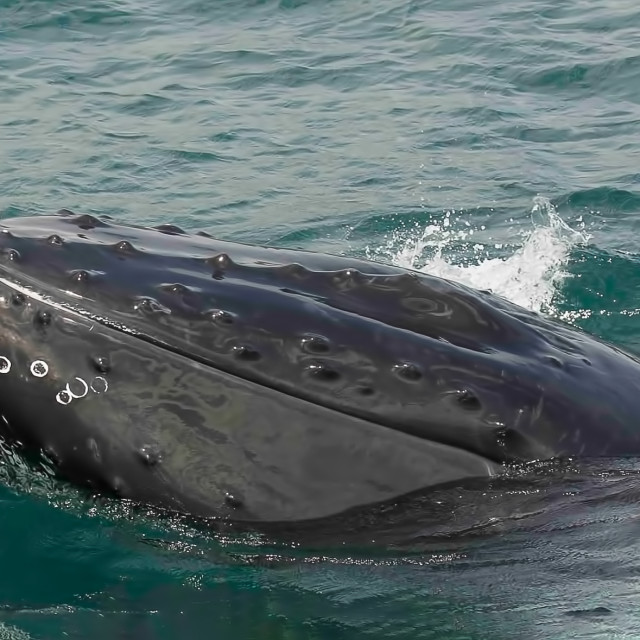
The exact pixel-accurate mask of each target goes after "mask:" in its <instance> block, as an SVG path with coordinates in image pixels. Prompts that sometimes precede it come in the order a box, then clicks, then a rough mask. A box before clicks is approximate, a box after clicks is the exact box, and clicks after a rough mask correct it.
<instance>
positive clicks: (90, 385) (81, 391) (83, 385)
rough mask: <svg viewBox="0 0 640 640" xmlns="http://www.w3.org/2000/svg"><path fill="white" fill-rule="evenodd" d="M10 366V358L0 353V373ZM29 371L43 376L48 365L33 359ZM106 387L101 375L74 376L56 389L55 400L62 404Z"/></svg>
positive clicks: (8, 370) (101, 390)
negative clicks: (89, 378) (61, 387)
mask: <svg viewBox="0 0 640 640" xmlns="http://www.w3.org/2000/svg"><path fill="white" fill-rule="evenodd" d="M11 366H12V365H11V360H9V358H7V357H6V356H2V355H0V374H5V373H9V372H10V371H11ZM29 372H30V373H31V375H32V376H33V377H35V378H44V377H46V376H47V375H48V373H49V365H48V364H47V363H46V362H45V361H44V360H34V361H33V362H32V363H31V365H30V366H29ZM72 385H73V389H72ZM108 389H109V383H108V382H107V379H106V378H104V377H103V376H96V377H95V378H93V380H91V381H90V382H87V381H86V380H85V379H84V378H80V377H78V376H76V377H75V378H74V379H73V380H72V381H71V382H67V384H66V385H65V387H64V389H62V390H61V391H58V393H57V394H56V401H57V402H58V403H60V404H62V405H67V404H69V403H70V402H72V401H73V400H79V399H80V398H84V397H86V396H87V395H88V394H89V392H90V391H91V392H92V393H96V394H101V393H105V392H106V391H107V390H108Z"/></svg>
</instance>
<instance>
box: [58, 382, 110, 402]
mask: <svg viewBox="0 0 640 640" xmlns="http://www.w3.org/2000/svg"><path fill="white" fill-rule="evenodd" d="M72 384H73V385H74V387H75V389H72V388H71V385H72ZM108 389H109V383H108V382H107V379H106V378H104V377H102V376H96V377H95V378H94V379H93V380H91V382H89V383H87V381H86V380H85V379H84V378H79V377H78V376H76V377H75V378H74V379H73V380H72V381H71V382H67V384H66V386H65V388H64V389H62V391H58V393H57V394H56V401H57V402H58V403H59V404H62V405H67V404H70V403H71V402H72V401H73V400H79V399H80V398H84V397H85V396H87V395H88V393H89V391H91V392H92V393H97V394H100V393H104V392H105V391H107V390H108ZM76 392H78V393H76Z"/></svg>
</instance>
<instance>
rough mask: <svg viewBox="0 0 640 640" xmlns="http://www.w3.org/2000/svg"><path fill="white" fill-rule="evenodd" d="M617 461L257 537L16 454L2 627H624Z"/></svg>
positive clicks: (37, 631)
mask: <svg viewBox="0 0 640 640" xmlns="http://www.w3.org/2000/svg"><path fill="white" fill-rule="evenodd" d="M610 463H611V464H608V465H607V466H606V467H605V466H604V465H603V464H601V463H598V464H595V463H594V464H581V465H580V467H578V466H576V465H573V464H571V463H563V464H560V463H547V464H544V465H541V464H537V465H530V466H528V467H523V468H518V469H509V470H506V472H505V476H504V477H502V478H498V479H495V480H493V481H491V482H483V483H482V484H473V483H471V484H467V485H466V486H454V487H443V488H441V489H439V490H436V491H430V492H428V493H423V494H416V495H412V496H407V497H406V498H404V499H402V500H399V501H397V502H394V503H393V504H387V505H379V506H377V507H375V508H371V509H369V510H362V511H358V512H352V513H349V514H344V515H342V516H340V517H338V518H335V519H333V520H326V521H323V522H314V523H307V524H306V525H301V526H297V527H277V528H272V530H271V531H268V532H262V533H250V532H246V531H244V532H243V531H240V530H238V529H236V528H234V527H232V526H229V525H225V526H221V525H220V523H218V524H215V523H214V525H213V526H211V523H208V524H207V525H205V524H204V523H198V524H196V523H193V522H189V521H187V520H186V519H184V518H181V517H177V516H169V515H167V514H159V513H157V512H154V511H153V510H150V509H143V508H139V507H138V508H136V507H134V506H133V505H130V504H127V503H125V502H121V501H115V500H110V499H104V498H100V499H95V498H90V497H87V496H86V495H83V494H81V493H80V492H79V491H77V490H76V489H74V488H71V487H69V486H68V485H66V484H64V483H62V482H60V481H58V480H56V479H55V478H54V477H53V476H52V475H51V474H50V473H49V472H48V470H47V468H46V466H43V465H40V466H39V468H34V463H33V462H32V461H31V462H28V463H27V462H26V461H25V460H23V459H22V458H20V457H18V456H17V455H16V454H15V453H14V452H12V451H11V450H10V449H5V450H4V451H3V456H2V465H1V466H0V469H1V473H0V476H1V477H0V484H2V485H4V486H5V487H6V488H5V489H4V490H3V492H2V494H1V495H0V510H1V511H2V522H3V539H4V540H5V544H3V546H2V549H0V563H1V565H0V566H2V567H3V570H4V572H3V573H4V575H5V576H7V577H8V578H7V579H5V580H2V581H0V603H2V604H1V605H0V638H16V639H18V638H53V637H72V638H74V637H75V638H86V637H93V638H136V639H138V638H140V639H144V638H148V639H152V638H153V639H156V638H175V637H181V638H202V637H219V638H227V637H228V638H258V637H259V638H332V639H333V638H360V637H362V638H365V637H374V638H383V637H384V638H387V637H393V638H443V637H447V638H520V637H522V638H524V637H526V638H548V637H556V638H561V637H575V636H576V635H578V636H580V637H584V636H586V635H588V636H589V637H611V636H610V629H611V625H612V624H615V627H616V629H617V630H621V629H625V628H627V629H629V630H630V632H631V629H633V628H634V627H635V628H637V624H638V622H639V620H638V615H637V607H636V606H635V602H636V601H637V597H638V593H637V592H638V588H637V586H635V585H634V583H633V582H632V580H633V579H635V578H636V576H637V575H638V573H640V561H639V560H637V558H639V557H640V554H639V553H638V552H637V548H638V539H639V537H640V519H639V518H638V516H639V514H640V512H639V509H638V507H637V505H638V503H639V498H640V473H639V472H638V471H637V470H635V468H634V465H635V464H636V463H637V461H633V460H627V461H610ZM36 522H38V523H40V526H38V527H34V526H33V523H36ZM629 637H631V636H629Z"/></svg>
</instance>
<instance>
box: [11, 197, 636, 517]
mask: <svg viewBox="0 0 640 640" xmlns="http://www.w3.org/2000/svg"><path fill="white" fill-rule="evenodd" d="M639 371H640V366H639V363H638V361H637V360H636V359H635V358H633V357H631V356H630V355H628V354H625V353H623V352H621V351H619V350H617V349H615V348H613V347H612V346H609V345H607V344H604V343H602V342H600V341H598V340H596V339H594V338H592V337H590V336H588V335H585V334H584V333H581V332H578V331H576V330H574V329H571V328H568V327H566V326H564V325H561V324H559V323H556V322H552V321H550V320H548V319H545V318H543V317H542V316H540V315H537V314H534V313H530V312H528V311H525V310H524V309H521V308H519V307H517V306H515V305H512V304H510V303H508V302H507V301H505V300H503V299H500V298H498V297H496V296H493V295H491V294H490V293H483V292H478V291H474V290H471V289H469V288H467V287H464V286H462V285H459V284H456V283H453V282H449V281H447V280H443V279H439V278H435V277H432V276H428V275H424V274H421V273H415V272H411V271H407V270H404V269H400V268H396V267H391V266H387V265H382V264H377V263H372V262H366V261H361V260H354V259H349V258H341V257H337V256H328V255H322V254H316V253H310V252H303V251H294V250H284V249H275V248H266V247H253V246H248V245H241V244H235V243H228V242H222V241H219V240H216V239H213V238H210V237H207V236H204V235H189V234H186V233H184V232H182V231H181V230H180V229H178V228H177V227H174V226H171V225H163V226H161V227H158V228H153V229H149V228H141V227H135V226H130V225H122V224H117V223H115V222H113V221H111V220H110V219H107V218H96V217H93V216H89V215H76V214H73V213H72V212H70V211H66V210H62V211H61V212H59V213H58V214H57V215H55V216H38V217H32V218H14V219H10V220H5V221H3V222H2V223H1V225H0V411H1V412H2V416H3V418H4V420H3V423H4V432H5V435H6V436H9V437H10V438H12V439H15V440H17V441H19V442H20V443H22V444H23V445H24V446H27V447H33V448H35V449H41V450H43V451H45V452H46V453H47V454H48V455H49V456H50V457H51V458H52V459H53V461H54V462H55V464H56V465H57V467H58V469H59V471H60V473H61V474H62V475H63V476H65V477H67V478H69V479H71V480H74V481H76V482H80V483H83V484H88V485H89V486H92V487H94V488H96V489H98V490H102V491H108V492H114V493H116V494H118V495H121V496H123V497H128V498H131V499H133V500H136V501H142V502H148V503H151V504H155V505H159V506H163V507H168V508H171V509H176V510H179V511H184V512H188V513H193V514H196V515H200V516H221V517H225V518H231V519H234V520H241V521H296V520H304V519H311V518H319V517H324V516H329V515H333V514H336V513H340V512H342V511H345V510H348V509H350V508H353V507H358V506H362V505H367V504H373V503H377V502H381V501H385V500H388V499H391V498H394V497H397V496H400V495H402V494H405V493H409V492H412V491H416V490H418V489H424V488H426V487H430V486H434V485H438V484H444V483H448V482H452V481H459V480H463V479H465V478H474V477H487V476H491V475H493V474H495V473H498V472H499V470H500V465H502V464H503V463H505V462H506V463H509V462H517V461H522V460H532V459H539V458H550V457H558V456H559V457H563V456H588V457H594V456H614V455H615V456H620V455H636V454H638V453H639V452H640V429H639V428H638V406H639V404H640V403H639V398H640V395H639V391H640V377H639V376H638V373H639Z"/></svg>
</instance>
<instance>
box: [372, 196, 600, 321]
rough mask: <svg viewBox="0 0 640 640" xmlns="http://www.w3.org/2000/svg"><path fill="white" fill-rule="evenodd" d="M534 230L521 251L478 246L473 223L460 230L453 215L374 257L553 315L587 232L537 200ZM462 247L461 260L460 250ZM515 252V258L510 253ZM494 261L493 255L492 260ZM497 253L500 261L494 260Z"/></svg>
mask: <svg viewBox="0 0 640 640" xmlns="http://www.w3.org/2000/svg"><path fill="white" fill-rule="evenodd" d="M531 219H532V224H533V229H532V230H529V231H528V232H527V233H526V234H525V235H524V237H523V239H522V242H521V244H520V245H519V246H512V245H506V244H502V243H492V244H491V245H487V244H486V243H479V242H475V241H474V233H475V234H476V236H477V235H478V234H477V232H478V231H482V232H484V230H485V229H484V227H481V228H480V229H474V228H473V227H472V225H471V223H470V222H468V221H464V222H463V223H462V224H458V223H457V222H459V221H456V219H455V213H454V212H448V213H447V214H446V215H445V217H444V219H443V220H442V221H440V222H439V223H435V224H429V225H428V226H426V227H424V228H422V229H414V230H412V231H411V232H410V233H409V234H407V233H406V232H404V233H402V232H399V233H398V234H396V235H395V236H394V237H392V238H391V239H390V240H389V242H388V243H387V245H386V247H382V248H379V249H378V250H376V251H374V252H372V251H369V255H371V253H375V254H376V255H377V257H381V255H382V254H386V256H384V257H386V258H387V259H390V261H391V262H392V263H394V264H396V265H398V266H402V267H406V268H410V269H416V270H418V271H422V272H423V273H428V274H430V275H435V276H439V277H441V278H446V279H449V280H454V281H456V282H460V283H462V284H466V285H468V286H471V287H474V288H476V289H490V290H491V291H493V292H494V293H495V294H497V295H500V296H502V297H504V298H507V299H508V300H511V301H512V302H515V303H516V304H518V305H520V306H522V307H525V308H527V309H531V310H533V311H538V312H541V311H542V312H547V313H553V308H552V303H553V300H554V297H555V296H556V294H557V291H558V287H559V285H560V283H561V282H562V281H563V280H564V279H565V278H566V277H568V274H567V273H566V271H565V270H564V268H563V267H564V266H565V265H566V263H567V261H568V258H569V254H570V251H571V249H572V248H573V247H574V246H576V245H578V244H584V243H586V242H587V240H588V235H587V234H586V233H585V232H584V230H580V231H578V230H575V229H572V228H571V227H570V226H569V225H568V224H567V223H566V222H564V221H563V220H562V219H561V218H560V216H559V215H558V212H557V211H556V208H555V207H554V206H553V204H552V203H551V202H550V201H549V200H548V199H546V198H543V197H537V198H535V200H534V202H533V207H532V210H531ZM460 246H463V247H464V248H465V249H466V251H465V252H464V253H463V254H462V255H461V254H460V253H459V252H458V253H456V249H457V248H458V247H460ZM510 250H511V253H509V251H510ZM492 253H493V254H494V255H491V254H492ZM496 253H501V254H502V255H499V256H497V257H496V256H495V254H496Z"/></svg>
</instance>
